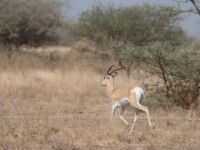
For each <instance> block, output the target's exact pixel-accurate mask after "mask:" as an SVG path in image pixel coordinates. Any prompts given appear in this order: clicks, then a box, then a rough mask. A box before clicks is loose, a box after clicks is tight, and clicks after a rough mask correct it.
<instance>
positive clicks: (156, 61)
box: [112, 42, 200, 108]
mask: <svg viewBox="0 0 200 150" xmlns="http://www.w3.org/2000/svg"><path fill="white" fill-rule="evenodd" d="M186 44H188V45H186ZM186 44H184V45H183V46H176V45H174V44H173V43H171V42H154V43H149V44H147V45H145V46H135V45H133V44H122V43H121V44H113V46H112V48H113V50H115V55H116V56H117V59H120V60H128V61H132V62H133V63H137V65H138V64H141V65H140V67H141V68H140V69H143V70H145V72H146V74H147V75H148V76H152V75H154V76H157V77H159V78H160V79H161V82H160V83H155V84H154V85H150V84H148V85H146V87H147V89H151V86H154V90H151V92H153V93H152V95H154V96H155V95H156V96H157V97H158V95H162V97H160V101H161V102H162V103H163V99H165V100H166V101H168V102H165V104H167V105H171V104H177V105H181V106H182V107H184V108H190V106H191V105H192V104H195V105H197V100H198V96H199V94H200V69H199V66H200V43H192V44H190V43H186ZM155 89H156V90H155ZM163 96H165V98H164V97H163ZM167 99H168V100H167ZM157 100H159V98H157Z"/></svg>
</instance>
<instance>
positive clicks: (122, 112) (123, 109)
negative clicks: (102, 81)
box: [119, 107, 128, 125]
mask: <svg viewBox="0 0 200 150" xmlns="http://www.w3.org/2000/svg"><path fill="white" fill-rule="evenodd" d="M125 109H126V107H123V108H122V109H121V113H120V117H119V118H120V119H121V120H122V121H123V122H124V123H125V124H126V125H128V122H127V121H126V120H125V119H124V117H123V114H124V111H125Z"/></svg>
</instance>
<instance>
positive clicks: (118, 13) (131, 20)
mask: <svg viewBox="0 0 200 150" xmlns="http://www.w3.org/2000/svg"><path fill="white" fill-rule="evenodd" d="M180 20H181V17H180V16H178V14H177V12H176V11H174V10H173V9H172V8H170V7H165V6H151V5H148V4H145V5H143V6H131V7H120V8H115V7H113V6H108V7H105V6H102V5H96V6H93V7H92V9H91V10H88V11H85V12H83V13H82V14H81V16H80V18H79V20H78V23H77V24H76V26H75V28H74V33H75V34H76V35H78V36H81V37H87V38H89V39H91V40H94V41H97V42H100V43H102V42H113V41H119V42H123V43H128V42H131V43H134V44H136V45H144V44H146V43H149V42H154V41H164V40H168V41H177V42H180V41H181V40H182V39H183V38H184V32H183V30H182V29H181V28H180V27H178V26H177V23H178V22H179V21H180Z"/></svg>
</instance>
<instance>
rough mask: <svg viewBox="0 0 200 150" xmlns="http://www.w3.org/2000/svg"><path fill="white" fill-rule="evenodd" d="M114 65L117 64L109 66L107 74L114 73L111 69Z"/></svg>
mask: <svg viewBox="0 0 200 150" xmlns="http://www.w3.org/2000/svg"><path fill="white" fill-rule="evenodd" d="M114 66H115V65H112V66H110V67H109V68H108V71H107V75H111V74H112V72H111V73H110V70H111V69H112V68H113V67H114Z"/></svg>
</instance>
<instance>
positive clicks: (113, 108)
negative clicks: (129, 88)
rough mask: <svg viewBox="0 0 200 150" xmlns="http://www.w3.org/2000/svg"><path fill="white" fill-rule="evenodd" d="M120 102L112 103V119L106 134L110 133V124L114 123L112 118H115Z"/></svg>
mask: <svg viewBox="0 0 200 150" xmlns="http://www.w3.org/2000/svg"><path fill="white" fill-rule="evenodd" d="M118 105H119V104H118V103H114V104H113V105H112V117H111V119H110V122H109V124H108V127H107V130H106V133H105V134H107V133H108V131H109V129H110V125H111V123H112V120H113V118H114V115H115V110H116V108H117V107H118Z"/></svg>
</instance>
